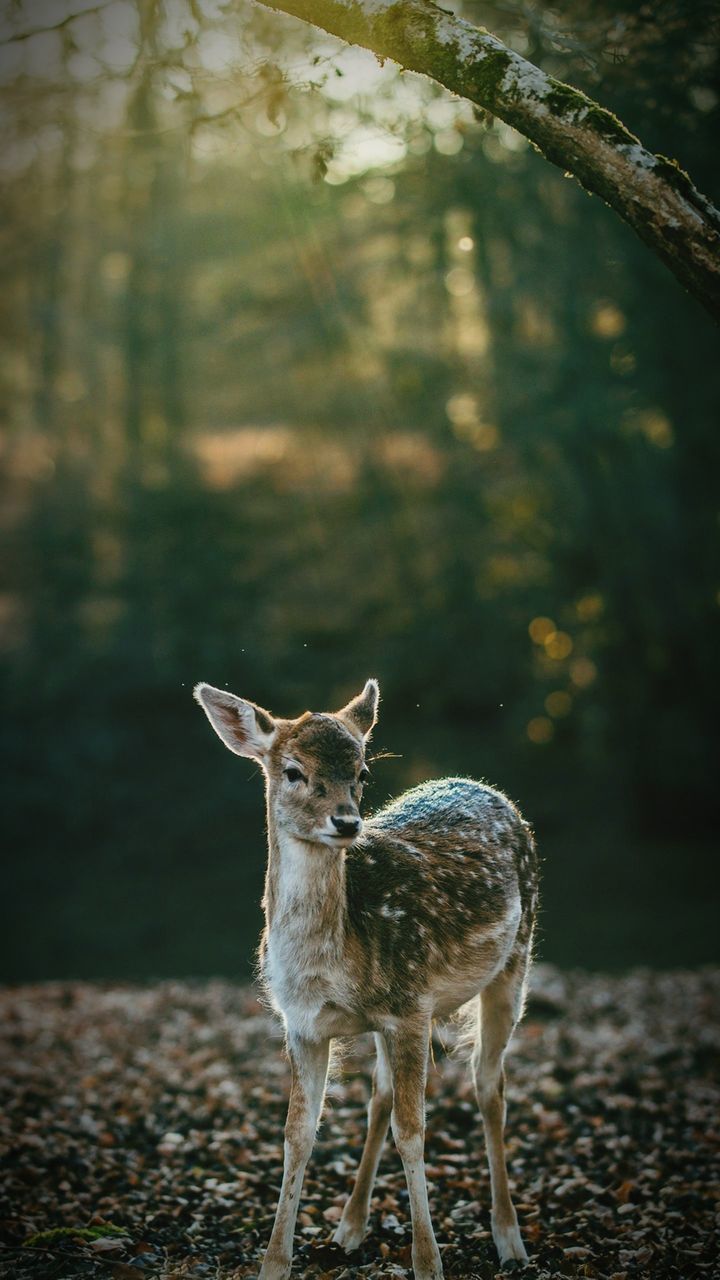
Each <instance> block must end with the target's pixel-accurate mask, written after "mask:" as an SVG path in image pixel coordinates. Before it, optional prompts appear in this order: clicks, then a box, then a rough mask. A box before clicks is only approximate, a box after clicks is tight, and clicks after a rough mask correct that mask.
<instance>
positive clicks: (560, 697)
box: [545, 689, 572, 720]
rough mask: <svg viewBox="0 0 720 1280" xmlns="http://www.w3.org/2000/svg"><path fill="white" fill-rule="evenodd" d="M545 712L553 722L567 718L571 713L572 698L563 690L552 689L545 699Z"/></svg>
mask: <svg viewBox="0 0 720 1280" xmlns="http://www.w3.org/2000/svg"><path fill="white" fill-rule="evenodd" d="M545 710H546V711H547V713H548V715H549V716H552V717H553V718H554V719H555V720H560V719H562V717H563V716H569V715H570V712H571V711H572V698H571V697H570V694H569V693H567V692H566V690H565V689H554V690H553V692H552V693H549V694H548V696H547V698H546V699H545Z"/></svg>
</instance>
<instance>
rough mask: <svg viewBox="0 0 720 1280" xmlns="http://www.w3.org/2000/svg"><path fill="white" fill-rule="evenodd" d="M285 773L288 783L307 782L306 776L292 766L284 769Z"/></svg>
mask: <svg viewBox="0 0 720 1280" xmlns="http://www.w3.org/2000/svg"><path fill="white" fill-rule="evenodd" d="M283 773H284V774H285V777H286V778H287V780H288V782H307V778H306V777H305V774H304V773H301V772H300V770H299V769H294V768H293V767H292V765H290V766H289V768H287V769H283Z"/></svg>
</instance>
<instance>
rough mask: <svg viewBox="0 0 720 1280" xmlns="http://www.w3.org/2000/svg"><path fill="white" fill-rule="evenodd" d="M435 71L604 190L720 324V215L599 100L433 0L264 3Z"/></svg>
mask: <svg viewBox="0 0 720 1280" xmlns="http://www.w3.org/2000/svg"><path fill="white" fill-rule="evenodd" d="M263 3H264V4H265V6H266V7H267V8H271V9H275V10H278V11H279V12H282V13H288V14H292V15H293V16H295V17H297V18H302V19H303V20H304V21H305V22H309V23H312V24H313V25H314V26H317V27H320V28H322V29H323V30H324V31H327V32H329V33H331V34H332V35H335V36H338V37H339V38H340V39H341V40H346V41H347V42H348V43H350V44H356V45H361V46H362V47H363V48H365V49H370V50H371V51H372V52H373V53H375V54H377V55H378V56H379V57H382V58H392V59H393V61H395V62H397V63H398V64H399V65H400V66H401V67H403V68H404V69H405V70H407V71H417V72H420V73H421V74H422V75H426V76H429V77H430V78H431V79H432V80H435V81H437V83H438V84H441V85H443V86H444V87H445V88H446V89H449V90H450V91H451V92H452V93H456V94H458V95H460V96H461V97H463V98H467V99H469V101H470V102H473V103H475V104H476V105H477V106H479V107H481V108H483V110H485V111H488V112H490V113H491V114H492V115H495V116H498V117H499V118H500V119H501V120H505V121H506V122H507V124H509V125H512V127H513V128H514V129H517V131H518V132H519V133H522V134H523V135H524V136H525V137H526V138H528V139H529V140H530V141H531V142H532V143H534V145H535V146H536V147H537V148H538V149H539V150H540V151H541V152H542V153H543V155H544V156H546V158H547V159H548V160H550V161H552V163H553V164H556V165H559V167H560V168H561V169H563V170H565V171H567V172H569V173H571V174H573V175H574V177H576V178H577V179H578V181H579V182H580V183H581V184H582V186H583V187H585V189H586V190H587V191H590V192H592V193H594V194H595V195H599V196H600V197H601V198H602V199H603V200H605V201H606V203H607V204H609V205H610V206H611V207H612V208H613V209H614V210H615V211H616V213H618V214H619V215H620V217H621V218H623V219H624V220H625V221H626V222H628V223H629V224H630V226H631V227H632V228H633V229H634V230H635V231H636V232H637V234H638V235H639V236H640V238H641V239H642V240H644V241H645V243H646V244H647V245H648V246H649V247H650V248H651V249H652V250H653V252H654V253H656V254H657V256H658V257H659V258H660V259H661V260H662V261H663V262H664V263H665V265H666V266H668V267H669V268H670V270H671V271H672V272H673V274H674V275H675V276H676V277H677V279H678V280H679V281H680V283H681V284H682V285H684V287H685V288H686V289H687V290H688V291H689V292H690V293H692V294H694V296H695V297H696V298H698V300H699V301H700V302H701V303H702V304H703V306H704V307H705V308H706V309H707V310H708V311H709V312H710V314H711V315H712V316H713V317H714V319H715V320H716V321H720V213H719V212H718V210H717V209H716V208H715V207H714V206H713V205H712V204H711V202H710V201H709V200H708V199H707V198H706V197H705V196H703V195H702V194H701V193H700V192H699V191H698V190H697V189H696V188H695V187H694V186H693V184H692V182H691V181H690V179H689V177H688V176H687V174H686V173H685V172H684V171H683V170H682V169H681V168H680V167H679V165H678V164H676V163H675V161H673V160H668V159H667V158H666V157H665V156H659V155H653V154H652V153H651V152H649V151H646V150H645V148H644V147H643V146H642V145H641V143H640V142H639V140H638V139H637V138H636V137H635V136H634V135H633V134H632V133H630V131H629V130H628V129H626V128H625V126H624V125H623V124H622V123H621V121H620V120H618V118H617V116H615V115H613V114H612V112H611V111H607V110H605V109H604V108H603V107H601V106H599V105H598V104H597V103H596V102H593V100H592V99H591V98H588V97H586V95H585V94H584V93H581V92H580V91H579V90H577V89H573V88H571V87H570V85H566V84H563V83H562V82H561V81H559V80H555V79H553V77H552V76H548V75H546V74H545V72H544V71H541V70H540V69H539V67H536V66H534V65H533V63H531V62H528V61H527V60H526V59H525V58H522V57H520V55H519V54H517V53H514V52H513V50H511V49H508V48H507V47H506V46H505V45H504V44H502V42H501V41H500V40H498V39H497V38H496V37H495V36H493V35H490V34H489V32H487V31H485V30H484V29H483V28H479V27H474V26H472V24H471V23H469V22H466V21H465V20H464V19H462V18H458V17H455V15H454V14H451V13H448V12H446V11H445V10H444V9H439V8H438V7H437V6H436V5H434V4H431V3H429V2H428V0H263Z"/></svg>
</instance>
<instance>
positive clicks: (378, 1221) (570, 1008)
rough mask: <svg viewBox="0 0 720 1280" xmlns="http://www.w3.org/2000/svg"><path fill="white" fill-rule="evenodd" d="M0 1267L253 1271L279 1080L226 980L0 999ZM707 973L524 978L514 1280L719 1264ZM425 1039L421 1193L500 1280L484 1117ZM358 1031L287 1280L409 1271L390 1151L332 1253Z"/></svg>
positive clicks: (47, 990) (457, 1073) (350, 1140)
mask: <svg viewBox="0 0 720 1280" xmlns="http://www.w3.org/2000/svg"><path fill="white" fill-rule="evenodd" d="M0 1000H1V1005H2V1031H1V1038H2V1083H1V1085H0V1093H1V1101H2V1115H1V1117H0V1275H2V1276H3V1277H8V1278H9V1280H30V1277H33V1278H37V1280H66V1278H73V1280H74V1278H75V1277H77V1278H78V1280H147V1278H149V1277H155V1276H157V1277H161V1278H162V1280H233V1278H237V1280H240V1278H242V1277H250V1276H255V1275H257V1272H258V1269H259V1263H260V1259H261V1257H262V1253H263V1249H264V1246H265V1245H266V1244H267V1240H268V1237H269V1233H270V1228H271V1226H272V1220H273V1214H274V1210H275V1205H276V1201H277V1196H278V1192H279V1186H280V1177H281V1168H282V1129H283V1123H284V1116H285V1108H286V1105H287V1096H288V1087H289V1069H288V1064H287V1061H286V1059H285V1057H284V1053H283V1047H282V1035H281V1033H280V1030H279V1028H278V1025H277V1023H276V1022H275V1021H274V1020H273V1019H272V1018H271V1017H270V1016H269V1015H268V1013H267V1012H266V1011H265V1010H264V1009H263V1008H262V1007H261V1006H260V1005H259V1004H258V1003H257V1001H256V999H255V997H254V995H253V992H252V991H251V990H250V989H249V988H248V987H244V986H240V985H236V984H233V983H230V982H221V981H211V982H198V983H192V982H162V983H159V984H157V985H153V986H130V985H117V984H115V985H104V984H93V983H86V982H77V983H69V982H49V983H43V984H38V985H32V986H23V987H16V988H9V989H5V990H4V992H2V994H1V996H0ZM719 1008H720V970H713V969H705V970H701V971H696V972H673V973H656V972H651V971H633V972H631V973H629V974H626V975H624V976H620V977H617V976H615V977H607V976H604V975H589V974H582V973H574V972H573V973H565V972H562V971H560V970H558V969H554V968H551V967H550V966H546V965H538V966H536V968H535V971H534V978H533V986H532V991H531V994H530V998H529V1001H528V1008H527V1013H526V1016H525V1019H524V1021H523V1023H522V1024H521V1026H520V1028H519V1029H518V1031H517V1032H516V1035H515V1037H514V1039H513V1042H512V1045H511V1047H510V1051H509V1054H508V1059H507V1076H508V1082H507V1099H508V1124H507V1152H508V1166H509V1171H510V1177H511V1181H512V1184H513V1187H514V1194H515V1199H516V1204H517V1208H518V1215H519V1218H520V1221H521V1227H522V1231H523V1236H524V1239H525V1242H526V1245H527V1248H528V1253H529V1254H530V1266H529V1267H528V1268H527V1270H525V1271H524V1272H523V1275H524V1276H525V1277H527V1280H549V1278H550V1277H553V1278H554V1277H557V1276H561V1277H565V1276H567V1277H589V1278H591V1280H592V1278H593V1277H597V1278H598V1280H641V1278H643V1277H647V1278H648V1280H649V1278H650V1277H652V1280H675V1278H676V1277H677V1278H678V1280H679V1278H680V1277H682V1280H693V1278H694V1277H698V1278H699V1280H700V1278H707V1280H711V1278H712V1277H714V1276H717V1275H718V1274H719V1270H718V1261H717V1260H718V1257H719V1256H720V1248H719V1246H720V1240H719V1239H718V1224H719V1223H720V1204H719V1203H718V1200H719V1198H720V1153H719V1148H720V1078H719V1073H718V1060H719V1057H720V1019H718V1010H719ZM452 1043H453V1033H452V1028H450V1029H442V1031H441V1034H438V1035H437V1036H436V1037H435V1043H434V1059H435V1061H434V1064H433V1065H431V1067H430V1078H429V1083H428V1120H427V1141H426V1160H427V1170H428V1181H429V1186H430V1201H431V1209H432V1214H433V1221H434V1223H435V1229H436V1234H437V1237H438V1242H439V1244H440V1248H441V1251H442V1254H443V1260H444V1266H445V1273H446V1276H447V1277H448V1278H452V1277H458V1278H460V1277H462V1278H463V1280H494V1278H495V1277H496V1276H499V1275H501V1274H502V1275H508V1274H509V1273H510V1272H511V1271H512V1270H513V1269H514V1270H518V1268H517V1264H510V1266H509V1267H506V1268H505V1269H504V1270H501V1268H500V1266H499V1264H498V1262H497V1257H496V1254H495V1250H494V1247H493V1243H492V1236H491V1232H490V1187H489V1177H488V1172H487V1166H486V1161H485V1153H484V1146H483V1138H482V1125H481V1122H480V1120H479V1116H478V1111H477V1107H476V1105H475V1100H474V1097H473V1093H472V1087H471V1082H470V1078H469V1073H468V1069H467V1065H466V1064H465V1063H463V1062H462V1061H460V1060H458V1059H457V1058H456V1057H454V1056H453V1055H452V1052H449V1051H450V1050H451V1049H452ZM370 1050H371V1042H370V1040H369V1038H367V1037H359V1038H358V1040H357V1041H355V1042H352V1043H351V1044H350V1045H348V1047H347V1048H346V1050H345V1052H344V1056H343V1060H342V1063H341V1065H340V1067H339V1069H338V1071H337V1073H336V1075H335V1076H334V1077H333V1078H332V1079H331V1081H330V1085H329V1088H328V1098H327V1103H326V1107H325V1111H324V1118H323V1122H322V1125H321V1129H320V1133H319V1136H318V1141H317V1144H316V1147H315V1151H314V1153H313V1156H312V1159H311V1162H310V1165H309V1166H308V1173H307V1176H306V1181H305V1187H304V1194H303V1198H302V1201H301V1206H300V1215H299V1219H298V1229H297V1233H296V1254H295V1260H294V1264H293V1275H294V1276H298V1277H301V1276H305V1277H316V1278H318V1280H351V1278H352V1277H360V1276H398V1277H410V1276H412V1264H411V1234H410V1224H409V1212H408V1199H407V1192H406V1189H405V1184H404V1179H403V1174H402V1168H401V1165H400V1162H399V1159H398V1156H397V1153H396V1152H395V1150H394V1148H393V1147H392V1143H391V1142H389V1143H388V1144H387V1146H386V1149H385V1152H384V1155H383V1160H382V1163H381V1166H380V1176H379V1178H378V1181H377V1185H376V1188H375V1194H374V1197H373V1203H372V1214H371V1225H370V1232H369V1235H368V1237H367V1238H366V1240H365V1241H364V1242H363V1244H362V1245H361V1247H360V1249H359V1250H358V1251H357V1252H356V1253H355V1254H353V1255H351V1256H347V1255H345V1254H344V1253H343V1252H342V1251H341V1250H340V1249H339V1248H338V1247H337V1246H335V1245H333V1244H332V1243H331V1235H332V1231H333V1227H334V1224H335V1223H336V1222H337V1220H338V1218H339V1216H340V1212H341V1210H342V1205H343V1203H344V1200H345V1198H346V1196H347V1194H348V1192H349V1190H350V1187H351V1185H352V1178H353V1173H354V1170H355V1169H356V1167H357V1162H358V1159H359V1155H360V1151H361V1149H362V1143H363V1139H364V1133H365V1107H366V1103H367V1097H368V1088H369V1086H368V1077H369V1072H370V1070H371V1066H372V1060H371V1052H370Z"/></svg>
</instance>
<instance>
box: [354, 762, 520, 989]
mask: <svg viewBox="0 0 720 1280" xmlns="http://www.w3.org/2000/svg"><path fill="white" fill-rule="evenodd" d="M347 876H348V915H349V924H350V946H351V948H353V949H354V952H355V955H356V957H357V960H358V962H359V964H360V967H361V970H362V984H363V989H364V991H365V992H366V993H367V999H368V1001H369V1003H373V1002H376V1003H377V1004H378V1005H386V1006H387V1005H391V1006H392V1008H391V1012H395V1013H397V1014H402V1013H404V1012H406V1011H407V1008H408V1007H409V1005H411V1004H412V1002H413V1001H414V1000H415V1001H417V1000H422V999H426V1000H429V1001H430V1002H431V1003H433V1004H434V1006H435V1008H436V1011H437V1012H439V1013H443V1012H449V1011H450V1010H451V1009H452V1008H455V1007H457V1005H458V1004H461V1003H462V1002H463V1001H464V1000H465V999H468V998H469V995H471V994H473V992H474V991H477V990H479V989H480V988H481V987H482V986H484V985H485V984H486V983H487V982H488V981H490V980H491V979H492V977H493V976H494V975H495V974H496V973H497V972H499V971H500V970H501V969H502V968H504V967H506V966H507V965H508V964H511V963H513V962H514V960H517V962H518V963H523V964H524V962H525V957H526V954H527V949H528V945H529V941H530V937H531V934H532V925H533V918H534V912H535V905H536V896H537V870H536V855H535V848H534V842H533V839H532V835H531V833H530V830H529V828H528V826H527V824H526V823H525V822H523V820H522V818H521V816H520V814H519V813H518V811H517V809H516V808H515V806H514V805H513V804H512V803H511V802H510V801H509V800H508V799H507V798H506V797H505V796H504V795H502V794H501V793H500V792H499V791H496V790H495V789H494V788H492V787H489V786H487V785H485V784H484V783H479V782H474V781H472V780H470V779H465V778H445V779H442V780H441V781H438V782H429V783H425V784H424V785H423V786H420V787H416V788H415V789H414V790H412V791H409V792H407V793H406V794H405V795H403V796H401V797H400V798H399V799H398V800H395V801H393V802H392V803H391V804H389V805H388V806H386V808H384V809H382V810H380V812H379V813H377V814H376V815H375V816H374V817H372V818H370V819H369V820H368V821H367V823H366V825H365V830H364V832H363V835H362V837H361V838H360V839H359V840H358V841H357V843H356V844H355V845H354V846H353V848H352V849H350V850H349V852H348V855H347Z"/></svg>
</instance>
